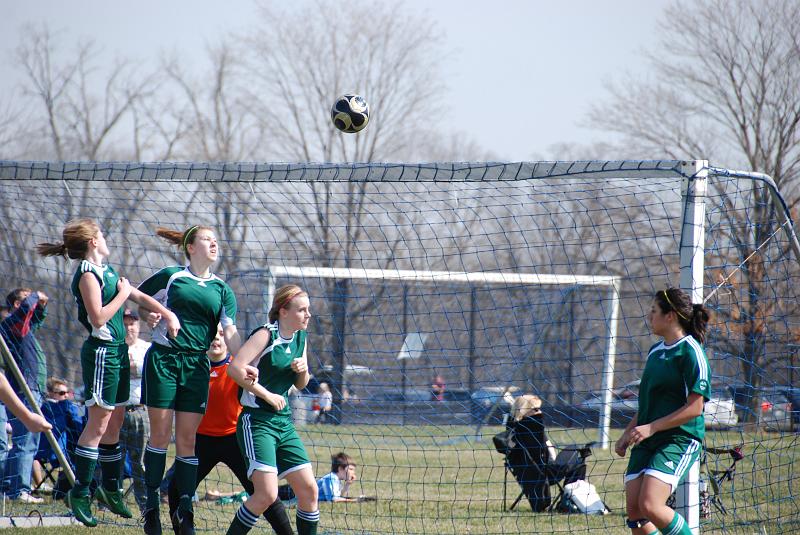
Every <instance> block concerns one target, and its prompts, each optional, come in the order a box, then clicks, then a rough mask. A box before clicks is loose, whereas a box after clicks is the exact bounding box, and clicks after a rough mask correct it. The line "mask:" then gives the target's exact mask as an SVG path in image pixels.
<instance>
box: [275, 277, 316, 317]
mask: <svg viewBox="0 0 800 535" xmlns="http://www.w3.org/2000/svg"><path fill="white" fill-rule="evenodd" d="M298 295H308V294H307V293H306V292H305V290H303V289H302V288H301V287H299V286H298V285H296V284H287V285H286V286H281V287H280V288H278V290H277V291H276V292H275V297H273V298H272V308H270V309H269V321H270V323H275V322H276V321H278V318H279V317H280V311H281V309H282V308H286V307H288V306H289V303H291V302H292V299H294V298H295V297H297V296H298Z"/></svg>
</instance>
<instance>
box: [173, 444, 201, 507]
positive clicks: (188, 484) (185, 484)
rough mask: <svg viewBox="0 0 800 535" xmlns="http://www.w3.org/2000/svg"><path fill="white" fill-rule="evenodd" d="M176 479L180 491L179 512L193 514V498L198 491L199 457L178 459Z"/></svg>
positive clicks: (176, 460) (176, 461)
mask: <svg viewBox="0 0 800 535" xmlns="http://www.w3.org/2000/svg"><path fill="white" fill-rule="evenodd" d="M174 477H175V486H176V488H177V489H178V500H179V501H178V510H179V511H190V512H191V511H192V509H193V508H192V497H194V493H195V490H197V457H194V456H191V457H176V458H175V476H174Z"/></svg>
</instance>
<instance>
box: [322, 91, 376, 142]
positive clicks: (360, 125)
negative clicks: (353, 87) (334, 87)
mask: <svg viewBox="0 0 800 535" xmlns="http://www.w3.org/2000/svg"><path fill="white" fill-rule="evenodd" d="M331 121H333V125H334V126H335V127H336V128H338V129H339V130H341V131H342V132H347V133H348V134H354V133H356V132H360V131H361V130H363V129H364V128H365V127H366V126H367V123H368V122H369V105H368V104H367V101H366V100H364V97H362V96H361V95H342V96H341V97H339V98H337V99H336V102H334V103H333V107H332V108H331Z"/></svg>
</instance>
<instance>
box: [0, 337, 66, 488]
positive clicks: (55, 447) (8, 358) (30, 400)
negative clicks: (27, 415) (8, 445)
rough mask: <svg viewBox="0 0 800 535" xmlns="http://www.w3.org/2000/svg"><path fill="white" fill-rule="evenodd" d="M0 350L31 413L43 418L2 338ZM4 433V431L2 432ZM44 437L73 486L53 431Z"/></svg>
mask: <svg viewBox="0 0 800 535" xmlns="http://www.w3.org/2000/svg"><path fill="white" fill-rule="evenodd" d="M0 350H2V354H3V359H5V361H6V366H7V367H8V369H10V370H11V373H12V374H13V375H14V379H15V380H16V381H17V384H19V386H20V388H21V389H22V393H23V394H24V395H25V398H26V399H27V400H28V405H30V407H31V409H33V412H35V413H36V414H38V415H39V416H41V417H42V418H44V415H43V414H42V409H41V408H40V407H39V406H38V405H37V404H36V399H35V398H34V397H33V392H31V389H30V388H29V387H28V384H27V383H26V382H25V377H23V375H22V372H21V371H20V369H19V366H17V361H16V360H14V357H13V356H11V350H9V349H8V346H7V345H6V340H5V338H3V337H2V336H0ZM3 432H5V430H3ZM44 436H46V437H47V441H48V442H49V443H50V446H51V447H52V448H53V451H54V452H55V454H56V458H57V459H58V464H59V465H60V466H61V469H62V470H63V471H64V473H65V474H66V476H67V480H68V481H69V483H70V485H73V486H74V485H75V474H74V473H73V472H72V467H71V466H70V465H69V463H68V462H67V458H66V456H64V452H63V451H61V446H59V445H58V441H57V440H56V437H55V435H53V431H52V430H50V429H47V430H46V431H44Z"/></svg>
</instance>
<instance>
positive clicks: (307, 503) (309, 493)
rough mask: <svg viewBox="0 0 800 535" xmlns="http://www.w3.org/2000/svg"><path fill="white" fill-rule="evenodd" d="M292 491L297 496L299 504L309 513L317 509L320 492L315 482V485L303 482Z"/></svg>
mask: <svg viewBox="0 0 800 535" xmlns="http://www.w3.org/2000/svg"><path fill="white" fill-rule="evenodd" d="M312 481H313V480H312ZM292 490H293V491H294V493H295V495H296V496H297V504H298V505H300V506H302V507H304V508H305V509H304V510H306V511H309V510H314V509H316V507H317V500H318V493H319V491H318V489H317V484H316V482H315V481H313V483H311V482H308V481H303V482H301V483H298V484H297V485H296V487H295V488H292Z"/></svg>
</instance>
